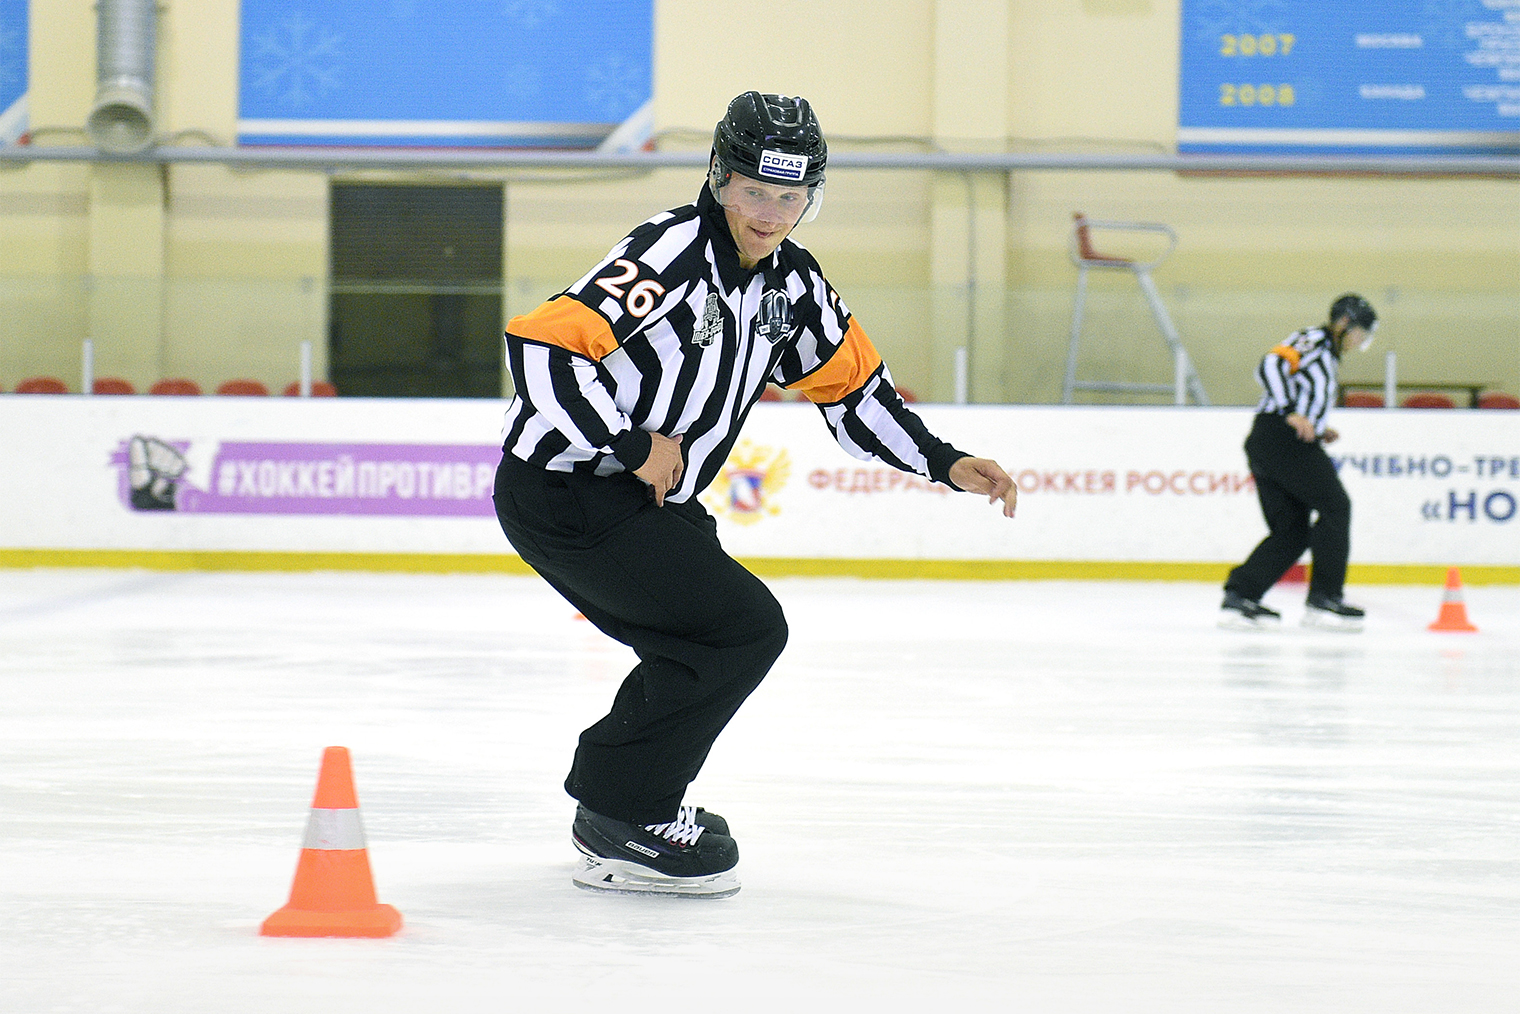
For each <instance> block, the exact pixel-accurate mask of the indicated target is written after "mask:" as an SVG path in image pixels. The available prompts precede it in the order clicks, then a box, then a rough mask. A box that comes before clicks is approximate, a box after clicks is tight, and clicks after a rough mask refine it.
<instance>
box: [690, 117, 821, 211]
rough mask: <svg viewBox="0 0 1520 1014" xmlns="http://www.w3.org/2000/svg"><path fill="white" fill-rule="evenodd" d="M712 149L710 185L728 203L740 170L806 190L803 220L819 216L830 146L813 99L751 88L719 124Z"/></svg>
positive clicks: (775, 182)
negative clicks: (733, 179)
mask: <svg viewBox="0 0 1520 1014" xmlns="http://www.w3.org/2000/svg"><path fill="white" fill-rule="evenodd" d="M712 153H713V156H714V159H713V166H712V171H711V174H710V176H709V180H710V185H711V187H712V192H713V196H715V197H717V198H718V201H719V203H720V204H724V206H725V207H726V206H727V204H728V202H726V201H724V200H723V197H724V189H725V188H726V187H727V186H728V184H729V181H730V179H731V177H732V176H733V174H735V173H738V174H739V175H741V176H746V177H748V178H750V179H752V180H759V181H760V182H761V183H768V184H771V185H773V186H778V187H798V188H806V190H807V196H808V206H807V210H806V211H805V212H804V213H803V215H802V217H801V219H800V221H803V222H807V221H811V220H812V219H813V217H814V216H816V215H817V214H818V206H819V204H820V202H821V199H822V196H823V176H824V168H825V166H826V165H827V163H828V156H829V148H828V145H827V144H825V143H824V140H823V131H822V130H821V129H820V128H819V126H818V117H817V116H816V115H815V114H814V113H813V107H812V105H811V104H810V103H809V102H808V100H807V99H804V98H794V97H792V96H789V95H768V94H762V93H760V92H755V91H750V92H745V93H744V94H743V95H740V96H739V97H737V98H735V99H734V100H733V101H732V102H730V103H729V104H728V112H727V113H725V114H724V116H723V119H721V120H719V121H718V125H717V126H716V127H715V128H713V144H712Z"/></svg>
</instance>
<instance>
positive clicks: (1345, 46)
mask: <svg viewBox="0 0 1520 1014" xmlns="http://www.w3.org/2000/svg"><path fill="white" fill-rule="evenodd" d="M1181 52H1182V64H1181V80H1180V89H1179V90H1180V104H1179V107H1178V129H1177V148H1178V150H1179V151H1192V152H1224V151H1229V152H1263V153H1283V152H1308V151H1322V152H1346V153H1362V152H1368V153H1384V154H1393V153H1398V154H1416V153H1418V154H1428V153H1452V152H1462V153H1509V154H1513V153H1515V152H1520V0H1378V2H1377V3H1327V2H1325V0H1182V49H1181Z"/></svg>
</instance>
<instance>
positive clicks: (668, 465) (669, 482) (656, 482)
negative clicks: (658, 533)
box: [633, 433, 686, 507]
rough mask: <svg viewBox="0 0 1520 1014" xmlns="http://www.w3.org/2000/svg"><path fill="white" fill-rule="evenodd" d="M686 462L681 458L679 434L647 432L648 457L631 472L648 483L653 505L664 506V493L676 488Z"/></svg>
mask: <svg viewBox="0 0 1520 1014" xmlns="http://www.w3.org/2000/svg"><path fill="white" fill-rule="evenodd" d="M685 467H686V462H684V461H682V460H681V435H680V434H679V433H677V434H676V435H675V436H674V437H667V436H666V435H665V434H663V433H651V434H649V457H647V458H645V459H644V463H643V464H642V465H640V466H639V467H638V468H636V469H634V470H633V474H634V475H636V476H638V477H639V478H640V479H643V480H644V481H645V482H647V483H649V488H650V489H651V490H652V491H653V492H654V505H655V506H656V507H664V506H665V494H666V493H669V492H670V491H671V490H673V489H675V488H676V484H677V483H679V482H680V481H681V472H682V470H684V469H685Z"/></svg>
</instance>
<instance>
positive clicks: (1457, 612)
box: [1428, 567, 1478, 632]
mask: <svg viewBox="0 0 1520 1014" xmlns="http://www.w3.org/2000/svg"><path fill="white" fill-rule="evenodd" d="M1428 629H1430V630H1448V631H1462V632H1473V631H1476V630H1477V629H1478V628H1477V627H1475V626H1473V625H1472V624H1471V623H1469V622H1468V620H1467V606H1465V605H1463V604H1462V575H1461V574H1459V573H1458V572H1457V568H1455V567H1451V568H1449V569H1448V570H1447V571H1446V591H1445V592H1443V593H1442V595H1441V614H1440V615H1439V616H1437V617H1436V621H1435V622H1434V623H1432V624H1431V625H1430V627H1429V628H1428Z"/></svg>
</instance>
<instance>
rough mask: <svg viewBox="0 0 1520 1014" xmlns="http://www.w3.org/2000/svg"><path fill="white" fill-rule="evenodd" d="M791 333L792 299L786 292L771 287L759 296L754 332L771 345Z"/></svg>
mask: <svg viewBox="0 0 1520 1014" xmlns="http://www.w3.org/2000/svg"><path fill="white" fill-rule="evenodd" d="M791 333H792V301H791V300H790V299H788V298H787V295H786V293H784V292H781V291H780V290H777V289H772V290H771V291H770V292H767V293H766V294H765V295H763V296H761V297H760V315H759V316H758V317H757V318H756V321H755V334H757V335H759V336H760V337H761V338H764V339H765V340H766V341H768V342H770V343H771V344H772V345H774V344H776V343H777V342H779V341H781V340H782V339H783V338H787V337H790V336H791Z"/></svg>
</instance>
